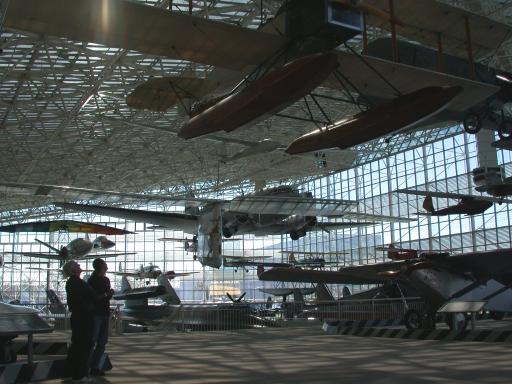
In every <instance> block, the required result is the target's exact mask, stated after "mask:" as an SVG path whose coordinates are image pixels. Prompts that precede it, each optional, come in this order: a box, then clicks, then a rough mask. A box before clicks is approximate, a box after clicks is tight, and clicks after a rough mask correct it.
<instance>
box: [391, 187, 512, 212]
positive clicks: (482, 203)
mask: <svg viewBox="0 0 512 384" xmlns="http://www.w3.org/2000/svg"><path fill="white" fill-rule="evenodd" d="M395 192H398V193H407V194H411V195H419V196H425V200H423V208H424V209H425V211H426V212H417V213H416V214H417V215H423V216H446V215H477V214H479V213H483V212H485V211H486V210H488V209H489V208H491V207H492V206H493V204H494V203H499V204H502V203H512V200H504V199H499V198H496V197H489V196H473V195H464V194H461V193H450V192H435V191H420V190H416V189H397V190H396V191H395ZM432 197H437V198H447V199H458V200H459V202H458V203H457V204H456V205H451V206H448V207H446V208H441V209H437V210H436V209H435V208H434V204H433V202H432Z"/></svg>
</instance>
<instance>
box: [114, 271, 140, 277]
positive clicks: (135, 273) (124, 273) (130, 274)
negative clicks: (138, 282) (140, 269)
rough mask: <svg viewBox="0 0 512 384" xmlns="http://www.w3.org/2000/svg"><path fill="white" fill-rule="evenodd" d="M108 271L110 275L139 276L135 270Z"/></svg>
mask: <svg viewBox="0 0 512 384" xmlns="http://www.w3.org/2000/svg"><path fill="white" fill-rule="evenodd" d="M108 273H111V274H112V275H116V276H126V277H139V275H140V274H139V273H137V272H110V271H108Z"/></svg>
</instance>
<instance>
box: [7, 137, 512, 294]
mask: <svg viewBox="0 0 512 384" xmlns="http://www.w3.org/2000/svg"><path fill="white" fill-rule="evenodd" d="M497 154H498V162H499V164H501V165H503V166H504V169H505V174H506V175H511V173H512V162H511V155H510V152H509V151H506V150H498V152H497ZM327 161H328V159H327ZM477 166H478V159H477V146H476V142H475V137H474V136H471V135H466V134H459V135H456V136H452V137H449V138H445V139H443V140H440V141H437V142H434V143H433V144H429V145H425V146H422V147H419V148H415V149H410V150H406V151H403V152H400V153H396V154H391V155H389V156H387V157H385V158H383V159H380V160H375V161H372V162H368V163H366V164H362V165H359V166H357V167H354V168H352V169H348V170H344V171H342V172H337V173H334V174H332V175H329V176H325V177H321V178H318V179H316V180H314V181H311V182H308V183H307V184H305V185H302V186H301V187H300V188H301V189H302V190H304V191H310V192H313V195H314V196H315V197H318V198H341V199H350V200H357V201H359V205H358V207H357V211H359V212H362V213H374V214H382V215H392V216H401V217H409V218H412V219H413V221H410V222H408V223H379V224H375V225H370V226H366V227H359V228H348V229H344V230H339V231H330V232H329V233H327V232H325V231H316V232H309V233H308V234H307V235H306V236H305V237H303V238H301V239H299V240H297V241H292V240H291V239H290V238H289V237H288V236H286V235H279V236H268V237H254V236H250V235H244V236H234V237H235V238H236V239H239V240H235V241H227V242H224V243H223V253H224V254H225V255H233V256H253V255H254V256H270V258H269V259H267V260H275V261H286V259H287V256H286V254H284V253H282V252H281V251H282V250H295V251H309V252H319V253H321V252H337V254H335V255H326V256H324V258H325V259H327V260H331V261H334V262H336V263H337V264H332V265H331V266H330V267H329V268H332V269H336V268H338V267H339V266H343V265H355V264H363V263H376V262H379V261H384V260H385V259H386V254H385V253H384V252H379V251H376V250H375V247H376V246H378V245H387V244H390V243H393V244H395V245H397V246H403V247H411V248H420V249H434V250H447V251H452V252H455V253H458V252H467V251H478V250H486V249H493V248H498V247H499V248H504V247H510V246H511V231H510V220H511V212H510V207H509V205H507V204H501V205H499V204H495V205H494V206H493V207H491V208H490V209H488V210H487V211H486V212H484V213H483V214H479V215H475V216H471V217H470V216H463V215H461V216H457V215H451V216H444V217H428V216H421V215H420V216H418V215H417V213H418V212H423V208H422V204H423V199H424V197H422V196H415V195H406V194H398V193H396V192H394V191H395V190H396V189H399V188H409V189H420V190H427V189H428V190H431V191H448V192H458V193H465V194H467V193H474V191H473V187H474V186H473V184H472V179H471V173H470V172H471V170H472V169H473V168H475V167H477ZM242 192H244V193H248V192H251V187H250V186H248V185H242V186H238V187H237V188H233V189H230V190H225V191H222V192H219V193H217V194H215V195H214V196H210V197H218V198H226V199H229V198H233V197H235V196H237V195H239V194H240V193H242ZM454 203H456V201H455V200H449V199H435V198H434V205H435V206H436V207H445V206H447V205H449V204H454ZM137 208H139V209H148V210H162V209H170V208H165V207H162V206H157V205H147V206H141V207H137ZM171 209H174V208H171ZM65 217H66V218H68V219H73V220H82V221H94V222H98V223H101V224H106V225H111V226H117V227H120V228H125V229H127V230H129V231H133V232H135V234H132V235H127V236H114V237H113V238H112V239H113V240H114V241H115V242H116V246H115V247H114V248H112V249H111V250H109V252H110V251H112V252H113V251H116V252H127V253H135V254H128V255H118V256H115V257H110V258H108V259H107V261H108V266H109V270H110V271H127V270H135V269H137V268H140V266H141V265H149V264H153V265H157V266H159V267H160V268H161V269H162V270H163V271H170V270H173V271H177V272H182V271H185V272H195V273H193V274H191V275H190V276H188V277H184V278H178V279H175V280H173V282H172V284H173V285H174V287H175V288H176V291H177V292H178V294H179V296H180V298H181V299H182V300H185V301H195V302H203V301H225V300H226V295H225V294H226V292H229V293H231V294H233V295H235V296H236V295H240V294H242V293H243V292H247V295H246V299H248V300H263V299H265V297H266V296H265V295H264V294H263V293H262V292H261V291H260V290H259V288H261V287H273V286H279V284H275V283H271V282H261V281H259V280H258V278H257V275H256V270H255V269H253V268H248V269H247V271H246V270H243V269H239V270H235V269H233V268H221V269H218V270H217V269H212V268H209V267H202V266H201V264H200V263H199V262H198V261H194V260H193V255H192V254H190V253H187V252H185V250H184V241H185V240H186V239H191V238H192V235H190V234H188V235H187V234H184V233H182V232H179V231H173V230H168V229H161V228H158V227H153V226H151V225H149V224H145V223H134V222H129V221H125V220H118V219H114V218H110V217H104V216H95V215H81V214H77V213H69V214H66V215H65ZM44 219H47V218H43V220H44ZM48 219H49V218H48ZM80 236H83V235H80V234H67V233H53V234H48V233H36V234H34V233H17V234H9V233H0V241H1V244H0V250H1V251H3V253H4V255H3V257H4V261H5V264H4V266H3V268H2V269H1V283H2V291H1V293H2V296H3V298H4V300H7V301H9V300H20V301H21V302H31V303H34V302H45V301H46V296H45V291H46V289H47V288H48V287H49V288H52V289H54V290H56V291H57V292H58V293H59V295H60V296H61V297H64V296H65V295H64V294H63V291H64V281H63V280H62V277H61V276H60V274H59V273H58V272H57V271H56V270H58V268H59V267H60V265H59V262H55V261H51V262H47V261H45V260H42V259H38V258H35V257H29V256H27V255H21V254H11V252H48V251H49V249H48V248H46V247H45V246H44V245H42V244H40V243H38V242H37V241H36V240H35V239H39V240H42V241H44V242H48V243H50V244H51V245H52V246H54V247H56V248H60V247H62V246H64V245H66V244H67V243H68V242H69V241H71V240H72V239H74V238H76V237H80ZM162 238H174V239H182V240H168V241H162V240H160V239H162ZM100 255H101V254H100ZM319 256H322V255H319ZM11 263H12V264H11ZM81 263H82V267H83V268H84V267H85V269H87V270H91V269H92V260H89V261H83V262H81ZM48 268H50V270H49V271H47V270H46V269H48ZM52 269H53V270H52ZM110 278H111V281H112V282H113V285H114V287H115V288H116V289H119V288H120V281H121V279H120V277H117V276H115V275H111V276H110ZM130 283H131V284H132V285H133V286H144V285H146V284H155V282H149V281H144V280H135V279H130ZM285 285H288V284H285ZM342 288H343V286H331V289H332V291H333V293H334V294H335V296H340V295H341V290H342ZM351 288H352V289H354V290H355V291H356V292H357V291H358V290H361V289H365V288H367V287H366V286H361V287H351Z"/></svg>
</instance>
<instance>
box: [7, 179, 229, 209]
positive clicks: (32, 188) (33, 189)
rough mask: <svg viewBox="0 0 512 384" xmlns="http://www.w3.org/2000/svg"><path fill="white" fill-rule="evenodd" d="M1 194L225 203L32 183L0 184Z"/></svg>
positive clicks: (128, 200)
mask: <svg viewBox="0 0 512 384" xmlns="http://www.w3.org/2000/svg"><path fill="white" fill-rule="evenodd" d="M0 192H3V193H8V194H14V195H23V196H35V197H44V198H52V199H54V200H60V201H69V200H98V199H100V200H102V201H104V202H108V203H114V204H119V203H123V204H132V203H133V204H138V203H140V202H147V203H161V204H162V203H177V202H185V201H189V200H190V201H199V202H203V203H210V202H221V203H223V202H225V200H219V199H206V198H201V199H190V198H189V196H185V195H164V194H151V193H132V192H119V191H105V190H100V189H89V188H78V187H69V186H65V185H52V184H32V183H11V182H0Z"/></svg>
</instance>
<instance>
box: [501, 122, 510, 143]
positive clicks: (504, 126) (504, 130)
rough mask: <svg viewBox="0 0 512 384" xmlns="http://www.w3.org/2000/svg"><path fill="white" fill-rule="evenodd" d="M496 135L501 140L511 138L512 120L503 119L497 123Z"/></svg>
mask: <svg viewBox="0 0 512 384" xmlns="http://www.w3.org/2000/svg"><path fill="white" fill-rule="evenodd" d="M498 136H499V138H500V139H502V140H512V121H510V120H503V121H502V122H501V123H500V124H499V125H498Z"/></svg>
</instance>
